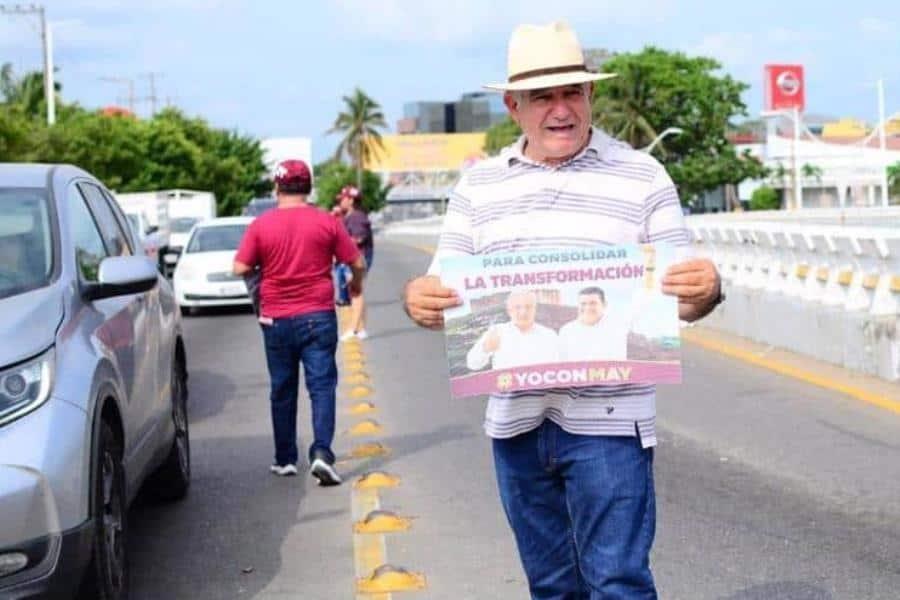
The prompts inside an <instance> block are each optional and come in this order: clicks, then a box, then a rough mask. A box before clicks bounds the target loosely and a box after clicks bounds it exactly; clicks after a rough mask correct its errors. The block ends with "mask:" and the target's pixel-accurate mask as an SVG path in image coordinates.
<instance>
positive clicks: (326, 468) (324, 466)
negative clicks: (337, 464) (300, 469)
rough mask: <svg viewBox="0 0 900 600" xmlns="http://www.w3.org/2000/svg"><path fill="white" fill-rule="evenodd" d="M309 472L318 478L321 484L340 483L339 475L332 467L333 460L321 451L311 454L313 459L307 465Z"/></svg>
mask: <svg viewBox="0 0 900 600" xmlns="http://www.w3.org/2000/svg"><path fill="white" fill-rule="evenodd" d="M309 474H310V475H312V476H313V477H315V478H316V479H318V480H319V485H321V486H331V485H340V484H341V476H340V475H338V472H337V470H336V469H335V468H334V461H333V460H331V459H330V457H329V456H328V455H326V454H325V453H324V452H321V451H316V452H315V453H314V454H313V461H312V463H311V464H310V465H309Z"/></svg>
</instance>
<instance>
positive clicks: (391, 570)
mask: <svg viewBox="0 0 900 600" xmlns="http://www.w3.org/2000/svg"><path fill="white" fill-rule="evenodd" d="M424 588H425V576H424V575H422V574H421V573H410V572H409V571H407V570H406V569H404V568H402V567H395V566H393V565H381V566H380V567H378V568H377V569H375V570H374V571H372V574H371V575H370V576H369V577H366V578H365V579H357V580H356V591H358V592H360V593H362V594H380V593H384V592H407V591H411V590H421V589H424Z"/></svg>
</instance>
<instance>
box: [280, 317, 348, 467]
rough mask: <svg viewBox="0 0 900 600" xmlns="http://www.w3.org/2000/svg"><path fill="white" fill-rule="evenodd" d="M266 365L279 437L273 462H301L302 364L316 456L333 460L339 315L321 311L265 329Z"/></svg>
mask: <svg viewBox="0 0 900 600" xmlns="http://www.w3.org/2000/svg"><path fill="white" fill-rule="evenodd" d="M262 330H263V339H264V341H265V346H266V363H267V364H268V366H269V378H270V379H271V383H272V388H271V394H270V396H269V399H270V401H271V403H272V429H273V431H274V434H275V463H276V464H279V465H286V464H296V462H297V392H298V389H297V388H298V386H299V383H300V363H301V362H302V363H303V373H304V376H305V379H306V390H307V391H308V392H309V400H310V403H311V405H312V428H313V437H314V440H313V443H312V445H311V446H310V448H309V457H310V461H312V456H313V452H314V451H316V450H322V451H324V452H325V454H326V455H327V456H328V458H330V459H331V460H332V461H333V460H334V453H333V452H332V451H331V442H332V440H333V439H334V418H335V416H334V413H335V408H334V406H335V390H336V388H337V364H336V363H335V360H334V355H335V352H336V350H337V343H338V337H337V317H336V315H335V313H334V311H323V312H315V313H308V314H303V315H297V316H295V317H288V318H284V319H275V321H274V323H272V325H263V326H262Z"/></svg>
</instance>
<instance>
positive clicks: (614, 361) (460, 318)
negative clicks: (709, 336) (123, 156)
mask: <svg viewBox="0 0 900 600" xmlns="http://www.w3.org/2000/svg"><path fill="white" fill-rule="evenodd" d="M677 252H678V249H677V248H675V247H674V246H671V245H669V244H643V245H631V246H606V247H599V248H563V249H559V250H546V251H528V252H521V253H510V254H489V255H481V256H478V255H474V256H462V257H452V258H446V259H443V260H442V261H441V282H442V284H443V285H445V286H447V287H449V288H452V289H454V290H456V292H457V294H459V296H460V299H461V300H462V302H461V304H460V305H459V306H457V307H455V308H452V309H448V310H446V311H445V313H444V322H445V328H444V331H445V335H446V345H447V361H448V368H449V372H450V388H451V394H452V395H453V396H454V397H460V398H461V397H467V396H477V395H481V394H490V393H502V392H512V391H517V390H525V389H544V388H553V387H580V386H596V385H621V384H623V383H680V382H681V337H680V334H679V326H680V325H679V319H678V300H677V299H676V298H675V297H673V296H668V295H665V294H663V293H662V288H661V283H660V280H661V279H662V276H663V274H664V273H665V271H666V269H667V268H668V267H669V265H671V264H674V263H675V262H677V261H678V258H679V257H678V256H677Z"/></svg>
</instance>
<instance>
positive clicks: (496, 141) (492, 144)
mask: <svg viewBox="0 0 900 600" xmlns="http://www.w3.org/2000/svg"><path fill="white" fill-rule="evenodd" d="M520 135H522V128H521V127H519V125H518V124H517V123H516V122H515V121H513V120H512V117H506V120H504V121H501V122H500V123H497V124H496V125H494V126H492V127H491V128H490V129H488V130H487V134H486V135H485V139H484V151H485V152H487V153H488V154H490V155H491V156H494V155H496V154H498V153H499V152H500V150H502V149H503V148H505V147H507V146H509V145H510V144H512V143H513V142H515V141H516V140H517V139H519V136H520Z"/></svg>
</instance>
